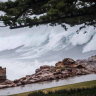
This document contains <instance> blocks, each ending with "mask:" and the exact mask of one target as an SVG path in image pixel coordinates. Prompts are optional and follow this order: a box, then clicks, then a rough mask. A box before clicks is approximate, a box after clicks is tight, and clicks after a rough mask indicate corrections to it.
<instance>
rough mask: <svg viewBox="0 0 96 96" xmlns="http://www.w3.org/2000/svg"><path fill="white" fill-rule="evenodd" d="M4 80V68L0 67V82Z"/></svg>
mask: <svg viewBox="0 0 96 96" xmlns="http://www.w3.org/2000/svg"><path fill="white" fill-rule="evenodd" d="M5 80H6V68H2V67H0V83H1V82H4V81H5Z"/></svg>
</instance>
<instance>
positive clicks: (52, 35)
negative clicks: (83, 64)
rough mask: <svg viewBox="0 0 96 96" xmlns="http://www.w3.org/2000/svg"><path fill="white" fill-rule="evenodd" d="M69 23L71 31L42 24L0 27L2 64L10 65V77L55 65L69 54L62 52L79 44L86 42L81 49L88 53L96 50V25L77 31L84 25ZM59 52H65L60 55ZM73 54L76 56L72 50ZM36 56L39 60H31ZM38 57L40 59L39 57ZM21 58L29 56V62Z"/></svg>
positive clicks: (8, 73)
mask: <svg viewBox="0 0 96 96" xmlns="http://www.w3.org/2000/svg"><path fill="white" fill-rule="evenodd" d="M66 26H67V27H68V30H67V31H65V30H64V28H63V27H61V25H57V26H54V27H53V26H49V25H40V26H38V27H35V26H34V27H33V28H23V29H22V28H21V29H15V30H10V29H8V28H0V66H3V67H6V68H7V77H8V79H11V80H14V79H18V78H20V77H23V76H25V75H29V74H33V73H34V72H35V69H37V68H38V67H39V66H41V65H46V64H47V65H54V64H55V63H56V61H58V60H61V59H62V56H63V55H65V57H66V55H67V54H68V53H67V54H63V53H62V52H63V51H60V50H65V49H66V48H67V49H68V50H69V49H70V48H73V47H76V46H78V45H79V46H82V45H83V49H80V50H82V52H83V53H84V54H85V53H86V52H89V51H92V50H96V44H95V42H96V30H95V29H94V28H93V27H91V26H90V27H86V28H85V29H82V30H81V31H80V32H79V34H77V33H76V30H78V28H79V27H80V26H81V25H78V26H74V27H70V26H69V25H66ZM85 31H87V33H86V32H85ZM72 51H73V50H72ZM56 52H57V53H56ZM59 52H61V53H60V54H62V55H60V56H58V53H59ZM95 52H96V51H95ZM48 53H49V54H50V55H46V57H45V54H48ZM55 55H56V56H57V57H56V59H55V61H54V60H53V62H52V61H50V62H49V61H47V60H46V62H42V63H41V61H39V60H40V59H42V58H43V59H45V58H51V59H52V58H54V56H55ZM70 55H71V57H72V54H71V53H70ZM78 55H79V54H78ZM50 56H51V57H50ZM73 56H74V54H73ZM34 58H35V61H32V60H31V61H29V60H28V59H33V60H34ZM38 58H40V59H39V60H38ZM58 58H59V59H58ZM20 59H22V60H25V59H27V61H28V62H25V61H23V62H21V61H19V60H20Z"/></svg>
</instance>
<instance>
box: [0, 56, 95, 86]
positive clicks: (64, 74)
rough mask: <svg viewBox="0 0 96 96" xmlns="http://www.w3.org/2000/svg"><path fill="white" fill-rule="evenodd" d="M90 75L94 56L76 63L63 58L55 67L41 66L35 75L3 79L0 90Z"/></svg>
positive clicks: (93, 66)
mask: <svg viewBox="0 0 96 96" xmlns="http://www.w3.org/2000/svg"><path fill="white" fill-rule="evenodd" d="M0 70H1V69H0ZM91 73H96V55H95V56H92V57H90V58H88V59H85V60H77V61H74V60H73V59H71V58H65V59H64V60H62V61H59V62H57V63H56V64H55V66H48V65H44V66H41V67H40V68H39V69H36V72H35V74H32V75H27V76H26V77H23V78H20V79H18V80H14V81H10V80H5V79H6V78H5V79H4V80H3V81H4V82H2V83H0V88H9V87H16V86H21V85H25V84H31V83H36V82H43V81H49V80H57V79H62V78H68V77H73V76H77V75H86V74H91ZM4 76H5V74H4ZM0 80H1V79H0Z"/></svg>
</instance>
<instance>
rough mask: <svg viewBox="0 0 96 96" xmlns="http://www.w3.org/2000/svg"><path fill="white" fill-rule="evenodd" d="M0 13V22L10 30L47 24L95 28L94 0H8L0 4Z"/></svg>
mask: <svg viewBox="0 0 96 96" xmlns="http://www.w3.org/2000/svg"><path fill="white" fill-rule="evenodd" d="M0 11H3V12H4V13H5V14H4V15H0V21H3V22H4V25H5V26H9V27H10V28H11V29H15V28H22V27H28V26H29V27H32V26H34V25H36V26H38V25H39V24H48V23H50V24H51V25H55V24H62V25H63V23H67V24H70V25H71V26H74V25H77V24H85V25H93V26H94V27H96V1H95V0H15V1H11V0H8V1H7V2H0ZM63 26H64V25H63Z"/></svg>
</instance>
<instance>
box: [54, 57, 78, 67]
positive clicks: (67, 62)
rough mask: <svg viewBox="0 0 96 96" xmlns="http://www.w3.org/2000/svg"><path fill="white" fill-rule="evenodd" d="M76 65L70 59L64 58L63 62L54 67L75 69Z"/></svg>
mask: <svg viewBox="0 0 96 96" xmlns="http://www.w3.org/2000/svg"><path fill="white" fill-rule="evenodd" d="M77 65H78V64H77V62H76V61H74V60H73V59H71V58H65V59H64V60H63V61H59V62H58V63H56V64H55V66H56V67H77Z"/></svg>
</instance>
